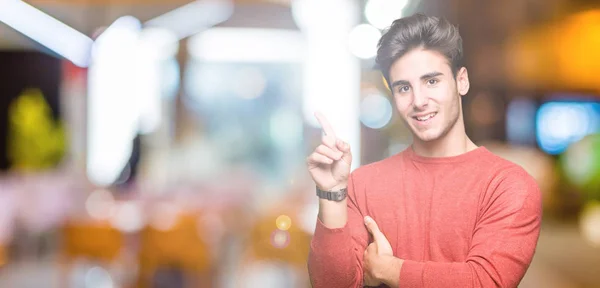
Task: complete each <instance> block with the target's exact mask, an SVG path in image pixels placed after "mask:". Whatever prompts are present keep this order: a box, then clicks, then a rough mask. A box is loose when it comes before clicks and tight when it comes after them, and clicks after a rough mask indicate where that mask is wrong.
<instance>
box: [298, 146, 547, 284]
mask: <svg viewBox="0 0 600 288" xmlns="http://www.w3.org/2000/svg"><path fill="white" fill-rule="evenodd" d="M348 186H349V187H348V197H349V198H348V222H347V224H346V226H344V227H343V228H338V229H329V228H327V227H326V226H324V224H323V223H322V222H321V221H319V220H317V228H316V230H315V234H314V237H313V239H312V243H311V250H310V255H309V260H308V270H309V274H310V277H311V282H312V284H313V287H314V288H321V287H327V288H335V287H362V286H363V285H362V283H363V272H362V261H363V253H364V251H365V249H366V246H367V244H368V243H370V241H371V239H369V238H370V235H369V234H368V232H367V229H366V228H365V226H364V224H363V223H364V222H363V217H364V216H367V215H368V216H371V217H372V218H373V219H375V222H377V224H378V225H379V228H380V229H381V231H382V232H383V233H384V234H385V236H386V238H387V239H388V241H389V242H390V244H391V245H392V248H393V250H394V256H395V257H398V258H400V259H404V260H405V261H404V264H403V266H402V269H401V271H400V287H402V288H411V287H461V288H463V287H517V285H518V284H519V282H520V281H521V279H522V278H523V276H524V275H525V272H526V270H527V268H528V267H529V264H530V263H531V259H532V257H533V254H534V251H535V247H536V244H537V240H538V236H539V233H540V222H541V217H542V209H541V208H542V207H541V195H540V192H539V189H538V186H537V184H536V182H535V180H534V179H533V178H532V177H531V176H530V175H529V174H527V172H525V171H524V170H523V169H522V168H521V167H519V166H517V165H516V164H513V163H511V162H509V161H507V160H504V159H502V158H500V157H498V156H496V155H494V154H492V153H491V152H490V151H488V150H487V149H486V148H484V147H479V148H477V149H475V150H473V151H470V152H467V153H465V154H462V155H458V156H453V157H445V158H426V157H421V156H419V155H417V154H415V153H414V152H413V151H412V149H411V148H408V149H406V150H405V151H403V152H401V153H399V154H397V155H395V156H392V157H390V158H387V159H385V160H383V161H380V162H377V163H373V164H369V165H366V166H363V167H361V168H359V169H356V170H355V171H354V172H352V174H351V175H350V178H349V183H348ZM384 287H387V286H384Z"/></svg>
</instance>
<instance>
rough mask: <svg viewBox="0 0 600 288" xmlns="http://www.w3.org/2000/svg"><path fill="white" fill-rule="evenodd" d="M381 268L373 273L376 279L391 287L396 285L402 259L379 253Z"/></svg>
mask: <svg viewBox="0 0 600 288" xmlns="http://www.w3.org/2000/svg"><path fill="white" fill-rule="evenodd" d="M380 257H381V262H380V263H381V266H380V267H381V269H380V270H379V273H377V275H375V277H376V278H377V280H378V281H380V282H383V283H385V284H386V285H388V286H390V287H392V286H396V285H397V284H396V283H398V279H399V278H400V270H401V269H402V264H403V263H404V260H402V259H399V258H396V257H394V256H393V255H381V256H380Z"/></svg>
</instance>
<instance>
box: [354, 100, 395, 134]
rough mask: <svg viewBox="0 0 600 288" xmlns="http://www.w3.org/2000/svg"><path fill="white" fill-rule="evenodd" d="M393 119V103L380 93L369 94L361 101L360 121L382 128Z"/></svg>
mask: <svg viewBox="0 0 600 288" xmlns="http://www.w3.org/2000/svg"><path fill="white" fill-rule="evenodd" d="M390 120H392V104H391V103H390V100H389V99H388V98H387V97H385V96H383V95H381V94H380V93H373V94H369V95H367V96H366V97H365V98H364V99H363V100H362V102H361V103H360V122H362V123H363V125H365V126H367V127H369V128H372V129H381V128H383V127H384V126H385V125H387V124H388V123H390Z"/></svg>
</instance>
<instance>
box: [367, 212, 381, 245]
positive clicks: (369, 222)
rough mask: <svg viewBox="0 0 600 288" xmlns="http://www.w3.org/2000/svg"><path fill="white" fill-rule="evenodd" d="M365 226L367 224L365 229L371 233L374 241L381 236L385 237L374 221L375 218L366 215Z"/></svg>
mask: <svg viewBox="0 0 600 288" xmlns="http://www.w3.org/2000/svg"><path fill="white" fill-rule="evenodd" d="M365 226H367V230H369V233H371V235H373V240H375V242H377V241H379V240H380V239H381V237H385V236H384V235H383V233H381V230H379V226H377V223H375V220H373V218H371V217H369V216H366V217H365Z"/></svg>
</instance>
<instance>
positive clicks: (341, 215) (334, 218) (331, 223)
mask: <svg viewBox="0 0 600 288" xmlns="http://www.w3.org/2000/svg"><path fill="white" fill-rule="evenodd" d="M347 185H348V184H347V183H342V184H340V185H338V186H336V187H334V188H333V189H331V190H332V191H339V190H341V189H342V188H347ZM319 220H321V222H323V224H324V225H325V226H326V227H327V228H330V229H335V228H342V227H344V226H346V222H348V198H347V197H346V199H344V200H342V201H340V202H336V201H331V200H327V199H319Z"/></svg>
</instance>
